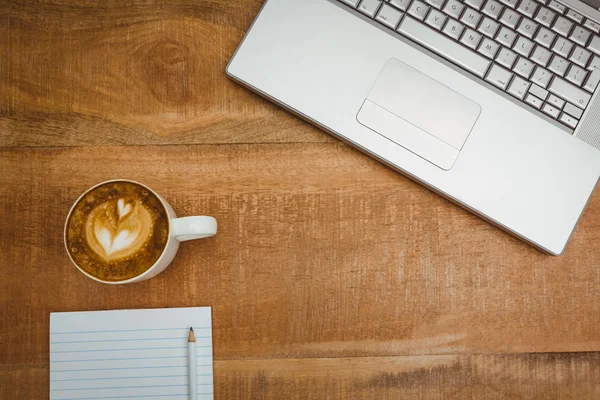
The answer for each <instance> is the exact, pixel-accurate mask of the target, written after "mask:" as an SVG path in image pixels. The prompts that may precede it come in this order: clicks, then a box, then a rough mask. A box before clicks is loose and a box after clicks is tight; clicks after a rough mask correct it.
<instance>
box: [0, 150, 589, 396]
mask: <svg viewBox="0 0 600 400" xmlns="http://www.w3.org/2000/svg"><path fill="white" fill-rule="evenodd" d="M0 170H1V171H3V173H2V175H1V176H0V219H1V220H2V221H3V224H2V225H1V227H0V247H1V248H2V249H3V251H2V252H1V256H0V260H1V265H2V266H3V268H2V274H3V276H2V279H1V280H0V303H1V304H2V323H3V325H4V327H3V329H1V330H0V365H2V366H3V368H7V366H9V368H14V366H23V365H24V366H28V365H32V366H35V367H37V368H39V367H40V366H47V363H48V326H49V313H50V312H52V311H70V310H97V309H115V308H117V309H119V308H140V307H177V306H194V305H211V306H213V310H214V312H213V313H214V343H215V349H214V354H215V359H216V360H221V361H226V360H232V361H233V360H246V361H251V360H255V361H257V362H258V361H260V360H267V361H265V363H267V365H269V366H270V368H273V369H274V370H276V369H277V368H278V367H277V366H278V365H291V364H286V362H284V361H281V360H282V359H283V360H286V359H287V360H294V359H299V358H301V359H314V358H316V359H322V358H338V359H339V358H348V357H359V358H360V357H367V358H369V357H370V358H373V361H372V362H373V363H374V364H377V361H375V360H377V359H378V357H381V360H384V359H386V358H385V357H407V356H440V357H442V356H452V357H456V356H459V357H467V358H466V359H467V360H468V359H469V357H471V356H473V357H475V356H476V355H477V354H501V353H531V352H565V351H568V352H594V351H598V349H599V348H600V330H599V329H598V327H599V326H600V313H599V312H598V310H599V309H600V297H599V296H598V295H599V293H600V273H599V271H600V268H599V267H600V264H599V260H600V247H599V246H598V243H600V229H599V228H600V227H599V224H600V197H599V196H598V195H595V196H594V197H593V198H592V200H591V202H590V204H589V206H588V208H587V211H586V213H585V215H584V216H583V218H582V221H581V223H580V224H579V226H578V228H577V230H576V232H575V234H574V237H573V239H572V241H571V243H570V245H569V247H568V249H567V251H566V253H565V255H564V256H562V257H551V256H548V255H545V254H542V253H540V252H539V251H537V250H535V249H533V248H531V247H530V246H528V245H526V244H524V243H522V242H520V241H518V240H516V239H514V238H512V237H510V236H508V235H507V234H505V233H503V232H501V231H499V230H498V229H496V228H494V227H492V226H490V225H489V224H487V223H486V222H483V221H482V220H480V219H479V218H477V217H475V216H472V215H471V214H469V213H468V212H466V211H464V210H462V209H460V208H458V207H456V206H454V205H453V204H451V203H449V202H447V201H446V200H443V199H442V198H440V197H439V196H437V195H435V194H433V193H431V192H429V191H427V190H426V189H424V188H422V187H421V186H419V185H417V184H415V183H413V182H411V181H409V180H407V179H405V178H403V177H401V176H399V175H397V174H395V173H393V172H392V171H390V170H388V169H387V168H385V167H383V166H381V165H380V164H378V163H377V162H375V161H372V160H370V159H368V158H366V157H364V156H363V155H362V154H360V153H358V152H357V151H355V150H352V149H349V148H347V147H346V146H344V145H341V144H337V143H332V144H303V145H301V144H287V145H286V144H281V145H235V146H234V145H229V146H158V147H156V146H142V147H99V148H89V147H75V148H46V149H35V148H30V149H8V148H7V149H3V150H0ZM118 176H120V177H124V178H130V179H136V180H139V181H141V182H144V183H146V184H148V185H150V186H151V187H153V188H155V189H156V190H157V191H158V192H159V193H161V194H163V195H164V197H165V198H166V199H167V200H168V201H169V202H171V204H172V205H173V207H174V208H175V210H176V211H177V212H178V213H179V214H180V215H190V214H209V215H214V216H216V217H217V219H218V221H219V224H220V225H219V226H220V232H219V234H218V235H217V236H216V237H214V238H211V239H206V240H203V241H199V242H189V243H185V244H184V245H182V246H181V250H180V254H178V256H177V259H176V260H175V262H174V264H173V265H172V266H171V267H170V268H169V269H167V270H166V271H165V272H164V273H163V274H161V275H159V276H158V277H156V278H154V279H152V280H149V281H146V282H142V283H139V284H134V285H128V286H124V287H114V286H109V285H104V284H98V283H96V282H94V281H92V280H90V279H87V278H86V277H84V276H83V275H82V274H81V273H79V272H78V271H77V270H76V269H75V268H74V267H73V266H72V265H70V263H69V261H68V258H67V257H66V254H65V252H64V249H63V245H62V228H63V223H64V218H65V215H66V213H67V212H68V210H69V208H70V205H71V204H72V202H73V201H74V200H75V199H76V198H77V197H78V195H79V193H81V192H82V191H83V190H84V189H86V188H87V187H89V186H91V185H93V184H95V183H97V182H100V181H102V180H105V179H108V178H114V177H118ZM7 327H10V329H7ZM548 357H551V356H548ZM556 357H559V356H556ZM570 357H573V359H574V361H573V362H575V363H577V362H579V361H577V357H576V356H575V355H573V356H570ZM434 359H435V358H434ZM592 359H593V360H595V361H594V363H595V362H597V359H596V358H592ZM268 360H273V361H272V362H273V363H272V364H268ZM276 360H279V361H276ZM402 360H404V358H402ZM490 360H493V358H492V359H490ZM290 362H292V361H290ZM340 362H341V361H340ZM357 362H358V361H357ZM381 362H383V361H381ZM402 363H403V362H402ZM402 363H401V364H402ZM490 363H491V364H490V365H489V366H488V364H487V361H484V362H483V366H484V367H485V368H488V367H489V368H492V369H493V368H496V367H494V365H495V364H494V362H493V361H490ZM534 364H535V363H534ZM228 365H237V364H228ZM250 365H251V364H250ZM261 365H262V364H261ZM301 365H304V367H302V368H304V370H302V371H299V372H298V374H300V376H303V374H309V375H310V374H313V375H310V376H313V377H314V379H316V380H318V379H330V378H327V376H324V377H322V378H318V377H316V375H315V373H314V370H315V368H317V367H316V365H320V362H317V361H314V364H311V363H310V361H307V363H306V364H301ZM325 365H327V364H325ZM516 365H521V364H518V363H517V364H516ZM525 365H528V364H525ZM11 366H13V367H11ZM400 367H401V366H400ZM400 367H399V368H400ZM19 368H20V369H24V368H23V367H19ZM19 368H17V369H19ZM216 368H217V369H216V373H217V374H219V373H220V372H219V370H218V367H216ZM461 368H466V369H465V371H464V372H461V374H467V371H468V368H467V367H466V366H462V367H461ZM485 368H484V369H483V371H485ZM497 368H498V371H500V372H501V373H502V374H504V373H509V372H506V371H503V369H504V367H503V366H502V365H500V366H499V367H497ZM511 368H514V371H516V372H514V373H515V374H516V375H517V377H518V379H521V380H522V381H523V382H525V381H527V382H529V380H530V378H531V376H530V375H531V374H532V373H537V372H536V369H530V368H528V367H518V366H517V367H511ZM539 368H541V369H542V370H543V371H546V370H545V368H546V367H545V366H541V365H540V366H539ZM548 368H549V367H548ZM581 368H582V371H583V370H584V367H581ZM594 368H596V367H594ZM25 369H26V368H25ZM311 371H313V372H311ZM500 372H498V373H500ZM27 373H28V372H23V374H25V375H27ZM543 373H544V374H546V373H547V374H548V375H544V376H547V379H548V382H547V384H548V385H550V386H548V387H551V386H552V385H555V386H560V385H562V384H564V382H563V381H559V377H558V376H555V375H552V373H553V372H551V371H550V372H548V371H546V372H543ZM593 373H594V372H593V371H592V370H588V374H587V375H586V374H583V373H582V374H583V376H582V377H580V378H581V379H592V377H593V376H595V375H593ZM223 374H225V375H227V376H225V375H223V376H222V379H237V378H235V377H234V375H231V376H230V375H228V374H227V373H226V372H223ZM236 376H237V375H236ZM465 376H466V375H465ZM255 378H256V377H254V378H252V379H255ZM10 379H17V378H14V377H13V378H10ZM18 379H24V378H18ZM31 379H34V378H31ZM35 379H39V377H38V378H35ZM240 379H242V378H240ZM244 379H250V378H243V379H242V380H241V381H240V382H239V386H233V388H234V389H235V390H239V391H241V392H244V391H245V390H246V389H248V390H250V389H249V387H246V386H244V385H251V384H252V383H244V382H247V381H245V380H244ZM256 379H262V378H260V377H259V378H256ZM295 379H296V378H290V380H286V378H285V375H284V376H283V377H280V378H277V377H274V378H273V382H275V383H273V385H275V387H276V388H273V390H275V392H273V393H275V394H277V393H280V392H278V391H279V390H281V391H282V392H281V393H290V391H292V390H293V387H294V386H293V385H294V383H293V382H296V380H295ZM311 379H312V378H311ZM331 379H333V381H327V380H326V381H319V382H321V383H319V384H318V385H317V387H320V388H322V389H323V388H325V387H326V386H327V385H328V384H331V385H333V386H335V385H341V386H339V388H338V389H335V390H339V391H338V392H334V393H333V394H332V396H333V397H339V398H342V397H344V395H345V394H346V393H349V392H347V390H351V389H352V388H353V387H354V386H352V385H353V383H352V380H354V377H353V376H346V377H344V376H338V377H332V378H331ZM374 379H383V380H384V381H385V379H388V378H374ZM389 379H390V380H391V382H397V384H400V383H398V379H397V378H395V377H394V376H391V377H389ZM439 379H443V378H439ZM461 379H462V378H461ZM465 379H466V378H465ZM560 379H562V378H560ZM578 379H579V378H578ZM400 380H401V379H400ZM300 381H302V380H300ZM228 382H229V381H228ZM269 382H270V381H269ZM303 382H304V381H303ZM306 382H307V383H309V382H311V381H310V379H309V380H308V381H306ZM334 382H337V383H335V384H334ZM392 384H393V383H392ZM523 384H525V383H523ZM528 384H529V383H528ZM290 385H292V386H290ZM319 385H321V386H319ZM277 387H280V388H279V389H278V388H277ZM544 387H546V386H544ZM296 388H297V386H296ZM586 388H587V389H586ZM463 389H464V390H471V389H468V388H463ZM508 389H509V388H506V389H505V390H508ZM563 389H564V390H567V389H566V388H563ZM592 389H593V390H596V389H597V388H596V387H595V386H594V388H592V387H589V386H586V387H584V388H580V387H577V390H578V391H581V393H590V395H591V393H594V392H593V391H592ZM40 390H41V389H40ZM232 390H233V389H232ZM252 390H254V389H252ZM264 390H266V391H269V390H271V386H270V384H269V385H267V387H265V388H264ZM315 390H317V389H315ZM377 390H381V391H377ZM377 390H376V391H373V392H369V391H368V390H367V389H365V391H364V392H363V395H364V396H365V397H368V396H369V393H370V394H371V395H373V398H377V396H376V395H378V394H379V393H383V389H377ZM440 390H441V389H440ZM444 390H450V387H448V388H444ZM457 390H458V389H457ZM461 390H462V389H461ZM473 390H475V389H473ZM477 390H479V389H477ZM511 390H512V389H511ZM514 390H516V392H515V393H517V394H518V393H520V392H519V390H520V389H518V388H517V389H514ZM544 390H546V389H544ZM569 390H570V389H569ZM573 390H575V389H573ZM586 390H588V391H587V392H586ZM316 393H317V392H315V396H314V397H315V398H318V397H322V398H327V396H326V393H327V392H319V393H321V394H320V396H317V394H316ZM388 393H389V396H390V397H389V398H393V397H394V393H397V392H394V391H393V390H391V389H390V391H389V392H388ZM407 393H408V392H407ZM410 393H412V392H410ZM419 393H420V392H419ZM419 393H417V392H415V393H414V396H418V395H421V394H422V395H423V396H424V397H427V396H429V395H430V394H427V393H425V392H423V393H421V394H419ZM432 393H435V392H432ZM445 393H448V394H450V392H445ZM465 393H466V392H465ZM477 393H479V394H481V393H483V392H477ZM565 393H566V392H565ZM578 393H579V392H578ZM275 394H273V396H275ZM517 394H515V397H519V396H518V395H517ZM219 395H220V396H224V397H225V398H227V396H226V395H225V394H219ZM412 395H413V394H411V396H412ZM431 396H433V394H431ZM267 397H268V396H267ZM458 397H461V396H458ZM273 398H275V397H273Z"/></svg>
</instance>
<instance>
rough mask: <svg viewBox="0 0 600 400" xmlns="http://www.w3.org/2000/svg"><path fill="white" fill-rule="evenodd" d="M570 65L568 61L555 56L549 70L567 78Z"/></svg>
mask: <svg viewBox="0 0 600 400" xmlns="http://www.w3.org/2000/svg"><path fill="white" fill-rule="evenodd" d="M569 65H571V64H570V63H569V62H568V61H567V60H565V59H564V58H562V57H561V56H559V55H554V57H553V58H552V62H551V63H550V66H549V67H548V69H549V70H550V71H552V72H554V73H555V74H556V75H559V76H565V74H566V73H567V69H569Z"/></svg>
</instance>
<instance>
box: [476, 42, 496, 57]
mask: <svg viewBox="0 0 600 400" xmlns="http://www.w3.org/2000/svg"><path fill="white" fill-rule="evenodd" d="M498 49H500V45H499V44H498V43H496V42H494V41H493V40H492V39H488V38H485V39H483V43H481V46H480V47H479V50H478V51H479V53H480V54H483V55H484V56H486V57H487V58H489V59H492V60H493V59H494V57H496V53H497V52H498Z"/></svg>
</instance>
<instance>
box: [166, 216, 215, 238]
mask: <svg viewBox="0 0 600 400" xmlns="http://www.w3.org/2000/svg"><path fill="white" fill-rule="evenodd" d="M216 233H217V220H216V219H214V218H213V217H206V216H195V217H183V218H173V219H171V236H173V237H174V238H175V239H177V240H178V241H180V242H185V241H186V240H193V239H203V238H207V237H211V236H214V235H215V234H216Z"/></svg>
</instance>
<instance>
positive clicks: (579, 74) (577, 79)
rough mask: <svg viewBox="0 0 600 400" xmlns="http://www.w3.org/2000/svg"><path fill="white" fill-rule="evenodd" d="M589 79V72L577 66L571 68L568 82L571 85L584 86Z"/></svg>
mask: <svg viewBox="0 0 600 400" xmlns="http://www.w3.org/2000/svg"><path fill="white" fill-rule="evenodd" d="M586 77H587V71H586V70H585V69H583V68H581V67H579V66H577V65H573V64H572V65H571V68H569V72H568V73H567V76H566V78H567V80H568V81H570V82H571V83H574V84H576V85H577V86H581V85H583V81H584V80H585V78H586Z"/></svg>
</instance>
